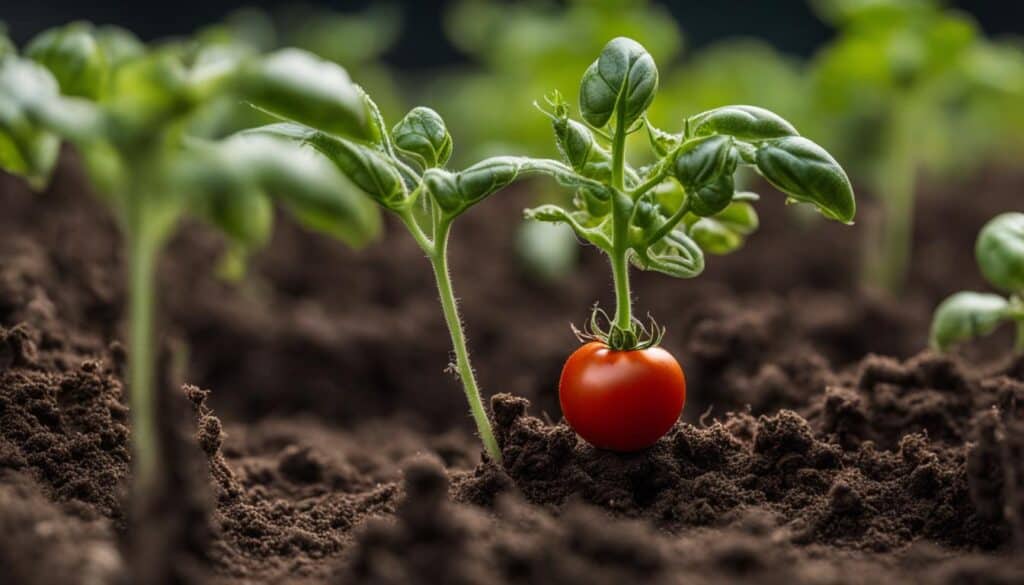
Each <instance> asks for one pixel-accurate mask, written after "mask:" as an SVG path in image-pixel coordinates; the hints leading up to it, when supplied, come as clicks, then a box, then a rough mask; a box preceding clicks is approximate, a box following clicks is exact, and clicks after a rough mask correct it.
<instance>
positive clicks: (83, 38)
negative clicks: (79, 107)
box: [25, 22, 108, 100]
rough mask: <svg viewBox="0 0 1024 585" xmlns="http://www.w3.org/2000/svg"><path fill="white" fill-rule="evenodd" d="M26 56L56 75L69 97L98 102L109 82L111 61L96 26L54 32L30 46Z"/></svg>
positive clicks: (80, 25)
mask: <svg viewBox="0 0 1024 585" xmlns="http://www.w3.org/2000/svg"><path fill="white" fill-rule="evenodd" d="M25 55H26V56H27V57H29V58H31V59H33V60H34V61H36V62H38V63H40V64H42V65H43V66H45V67H46V68H47V69H49V70H50V72H51V73H53V76H54V77H55V78H56V79H57V82H58V83H59V84H60V89H61V92H62V93H64V94H65V95H70V96H78V97H85V98H89V99H93V100H95V99H97V98H99V96H100V95H101V93H102V92H103V86H104V84H105V82H106V79H107V73H108V69H107V59H106V56H105V55H104V54H103V49H102V47H101V46H100V44H99V42H97V40H96V36H95V35H94V34H93V29H92V26H91V25H89V24H87V23H84V22H73V23H71V24H68V25H65V26H62V27H58V28H51V29H49V30H47V31H44V32H43V33H41V34H40V35H39V36H37V37H36V38H34V39H33V40H32V41H31V42H29V44H28V46H27V47H26V48H25Z"/></svg>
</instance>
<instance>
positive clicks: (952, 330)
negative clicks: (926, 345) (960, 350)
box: [930, 292, 1009, 351]
mask: <svg viewBox="0 0 1024 585" xmlns="http://www.w3.org/2000/svg"><path fill="white" fill-rule="evenodd" d="M1008 308H1009V303H1008V301H1007V300H1006V299H1004V298H1003V297H1001V296H999V295H993V294H981V293H974V292H960V293H956V294H955V295H953V296H951V297H949V298H948V299H946V300H945V301H943V302H942V304H941V305H939V308H938V309H936V310H935V316H934V317H933V318H932V326H931V334H930V340H931V345H932V347H934V348H935V349H938V350H940V351H945V350H947V349H949V348H950V346H952V345H953V344H954V343H957V342H960V341H967V340H969V339H973V338H975V337H979V336H982V335H988V334H989V333H991V332H992V331H994V330H995V329H996V327H998V326H999V324H1000V323H1001V322H1002V321H1004V320H1006V319H1008V318H1009V316H1008V315H1007V309H1008Z"/></svg>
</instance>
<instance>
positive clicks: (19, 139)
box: [0, 23, 379, 497]
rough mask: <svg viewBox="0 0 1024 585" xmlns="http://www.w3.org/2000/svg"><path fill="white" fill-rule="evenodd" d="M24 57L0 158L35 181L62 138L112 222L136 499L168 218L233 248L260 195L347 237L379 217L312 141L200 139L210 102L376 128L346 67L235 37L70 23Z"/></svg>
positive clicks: (239, 244)
mask: <svg viewBox="0 0 1024 585" xmlns="http://www.w3.org/2000/svg"><path fill="white" fill-rule="evenodd" d="M26 55H27V56H26V57H21V56H18V55H16V54H15V53H14V52H13V51H6V52H5V53H4V54H3V55H2V56H0V168H3V169H4V170H9V171H12V172H15V173H18V174H22V175H25V176H26V177H28V178H29V179H30V181H32V183H33V184H34V185H35V186H41V185H42V184H43V183H44V182H45V180H46V177H47V176H48V175H49V172H50V169H52V167H53V164H54V161H55V159H56V149H57V143H58V141H59V140H60V139H65V140H68V141H70V142H72V143H74V144H75V146H77V147H78V149H79V151H80V152H81V153H82V156H83V160H84V163H85V167H86V170H87V171H88V175H89V176H90V178H91V179H92V181H93V183H94V185H95V186H96V187H97V188H98V189H99V190H100V191H101V194H102V196H103V197H104V198H105V200H106V201H107V202H108V203H109V204H110V205H111V207H112V208H113V210H114V212H115V213H116V215H117V217H118V219H119V220H120V223H121V226H122V231H123V233H124V234H125V244H126V249H127V253H126V254H125V256H126V257H127V259H128V266H129V268H128V276H129V286H128V288H129V305H130V318H129V324H130V342H131V352H130V354H129V360H130V362H129V375H130V381H129V389H130V391H131V406H132V419H133V420H132V433H133V446H134V450H133V466H134V468H135V476H134V480H135V495H136V496H142V497H145V495H146V494H147V493H148V492H149V491H150V490H151V489H152V488H153V486H152V481H153V480H154V477H155V474H156V470H157V465H158V464H157V461H158V459H159V457H160V456H161V453H160V445H159V441H158V438H157V435H156V432H155V416H156V415H155V408H156V406H155V404H156V401H155V400H154V396H153V384H154V382H155V379H154V353H155V352H154V350H153V347H154V343H153V341H154V340H153V321H154V319H153V307H154V305H155V302H154V297H155V295H156V291H155V286H154V272H155V267H156V264H157V261H158V258H159V253H160V251H161V249H162V246H163V243H164V242H165V241H166V240H167V238H168V237H169V235H170V234H171V233H172V232H173V229H174V227H175V226H176V225H177V223H178V220H179V219H180V218H181V217H183V216H185V215H187V214H193V215H196V216H198V217H202V218H204V219H206V220H207V221H209V222H210V223H211V224H212V225H214V226H216V227H217V228H219V229H220V230H221V231H222V232H223V233H224V234H225V235H226V236H227V237H228V238H229V239H230V240H231V245H230V247H229V250H230V251H231V252H230V253H231V255H232V256H231V257H233V258H235V259H237V258H238V256H239V250H248V249H251V248H254V247H257V246H259V245H262V244H263V243H265V242H266V241H267V239H268V238H269V234H270V230H271V225H272V218H273V215H272V210H271V203H270V201H271V198H272V197H273V198H277V199H279V200H280V201H282V202H283V203H284V205H285V206H286V207H288V208H289V209H290V210H291V211H293V212H294V214H295V216H296V217H297V218H298V219H299V220H300V221H301V222H302V223H304V224H306V225H307V226H310V227H312V228H315V229H319V230H323V231H327V232H329V233H331V234H332V235H334V236H336V237H339V238H341V239H343V240H345V241H346V242H348V243H350V244H353V245H358V244H361V243H364V242H365V241H367V240H368V239H370V238H371V237H373V236H374V234H375V233H376V232H377V230H378V229H379V218H378V216H377V214H376V210H375V209H373V208H372V207H370V206H369V204H368V203H367V202H366V200H365V198H364V196H363V195H362V194H361V193H359V191H358V189H356V188H355V187H353V186H352V184H351V183H350V182H349V181H347V180H345V179H344V177H343V176H342V174H341V173H339V172H338V170H337V169H336V168H335V166H334V165H333V164H331V162H330V161H328V160H327V159H326V158H325V157H323V155H321V154H319V152H317V151H315V150H313V149H310V148H303V147H301V146H297V145H296V144H295V142H294V141H292V140H285V139H282V138H273V137H266V136H255V137H251V136H237V137H234V138H230V139H227V140H208V139H206V138H204V132H202V130H204V129H208V128H209V127H210V120H211V119H213V118H215V117H216V116H210V115H209V114H208V113H209V111H210V109H211V108H213V107H216V106H218V105H222V104H224V103H226V102H228V101H233V102H239V101H243V100H247V101H250V102H252V103H255V104H258V105H260V106H261V107H263V108H265V109H267V110H272V111H274V112H275V114H277V115H279V116H287V117H291V118H294V119H298V120H303V121H315V122H324V123H330V124H333V127H334V128H340V129H344V130H345V131H349V132H352V133H357V134H358V135H359V136H360V137H366V138H373V137H374V135H373V133H372V132H371V130H372V129H373V128H375V126H374V125H372V124H371V122H372V119H371V118H372V115H373V112H371V111H370V110H369V109H368V107H367V105H366V102H365V101H364V100H363V94H362V91H361V90H360V89H359V88H357V87H356V86H355V85H354V84H352V83H351V81H350V80H349V79H348V76H347V74H346V73H345V71H344V70H342V69H340V68H339V67H338V66H336V65H333V64H329V63H326V62H323V61H321V60H319V59H317V58H315V57H313V56H312V55H309V54H307V53H303V52H300V51H283V52H278V53H275V54H272V55H270V56H268V57H259V56H258V55H255V54H254V53H253V52H252V51H251V50H249V49H247V48H246V47H243V46H240V45H234V44H231V43H223V42H219V43H204V42H198V41H181V42H171V43H166V44H164V45H161V46H159V47H155V48H152V49H146V48H144V47H143V46H142V45H141V43H139V42H138V41H137V40H136V39H134V38H133V37H132V36H131V35H130V34H129V33H126V32H124V31H121V30H118V29H95V28H94V27H92V26H91V25H88V24H85V23H75V24H72V25H68V26H66V27H61V28H58V29H54V30H51V31H47V32H44V33H43V34H41V35H40V36H39V37H37V38H36V39H35V40H34V41H32V43H30V45H29V47H28V49H27V51H26ZM295 104H301V107H296V106H295ZM242 255H244V252H242ZM236 264H237V262H236Z"/></svg>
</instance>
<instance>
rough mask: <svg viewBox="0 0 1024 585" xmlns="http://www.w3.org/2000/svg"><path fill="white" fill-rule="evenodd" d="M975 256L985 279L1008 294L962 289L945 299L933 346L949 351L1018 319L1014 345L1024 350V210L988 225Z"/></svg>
mask: <svg viewBox="0 0 1024 585" xmlns="http://www.w3.org/2000/svg"><path fill="white" fill-rule="evenodd" d="M974 255H975V257H976V259H977V262H978V267H979V268H980V269H981V274H982V276H984V277H985V280H987V281H988V282H989V283H990V284H991V285H992V286H994V287H995V288H997V289H999V290H1001V291H1003V292H1004V293H1005V295H1006V296H1004V295H998V294H992V293H976V292H958V293H956V294H954V295H952V296H951V297H949V298H948V299H946V300H945V301H943V302H942V304H940V305H939V307H938V309H936V310H935V316H934V317H933V319H932V328H931V344H932V347H934V348H935V349H938V350H940V351H945V350H947V349H949V348H950V347H951V346H952V345H953V344H955V343H958V342H961V341H966V340H969V339H972V338H975V337H979V336H982V335H988V334H989V333H991V332H993V331H995V329H996V328H997V327H999V325H1001V324H1003V323H1015V324H1016V325H1017V341H1016V344H1015V347H1014V349H1015V351H1016V352H1017V353H1021V352H1024V213H1015V212H1014V213H1004V214H1002V215H998V216H996V217H995V218H993V219H992V220H991V221H989V222H988V223H987V224H985V226H984V227H983V228H981V231H980V232H979V233H978V240H977V243H976V244H975V247H974Z"/></svg>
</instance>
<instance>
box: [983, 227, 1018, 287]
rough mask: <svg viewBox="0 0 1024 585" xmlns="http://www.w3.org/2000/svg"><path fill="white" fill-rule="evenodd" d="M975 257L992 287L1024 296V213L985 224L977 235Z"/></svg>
mask: <svg viewBox="0 0 1024 585" xmlns="http://www.w3.org/2000/svg"><path fill="white" fill-rule="evenodd" d="M974 255H975V258H977V261H978V267H980V268H981V273H982V275H984V277H985V280H987V281H989V283H991V284H992V286H994V287H996V288H998V289H1000V290H1003V291H1006V292H1011V293H1021V292H1024V213H1016V212H1013V213H1004V214H1002V215H998V216H996V217H995V218H994V219H992V220H990V221H989V222H988V223H986V224H985V227H983V228H982V229H981V232H980V233H979V234H978V240H977V242H976V243H975V247H974Z"/></svg>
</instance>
